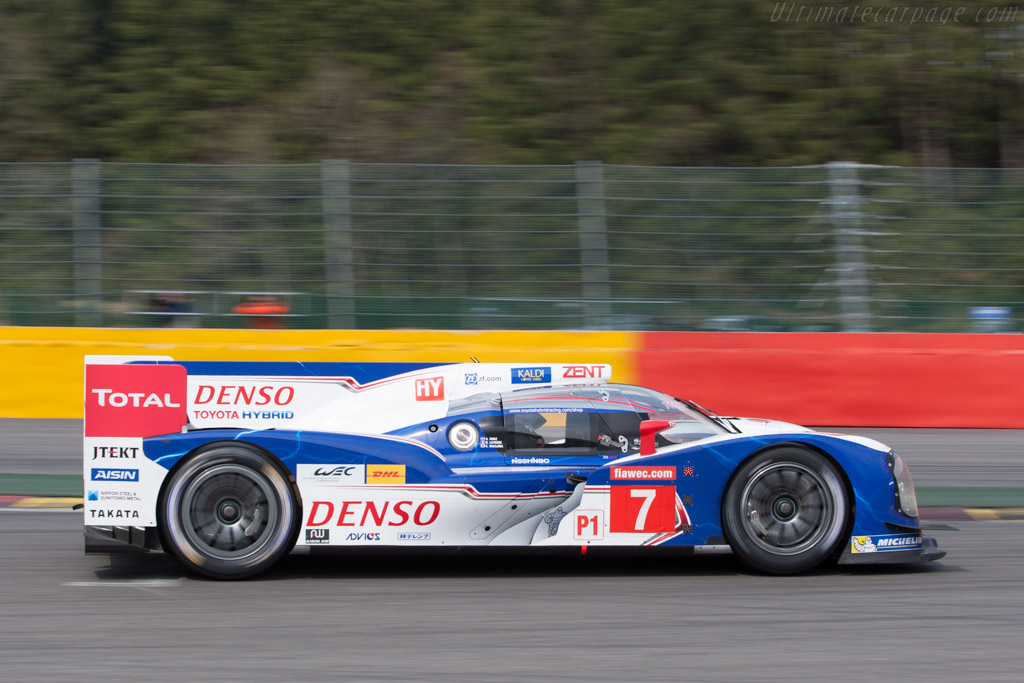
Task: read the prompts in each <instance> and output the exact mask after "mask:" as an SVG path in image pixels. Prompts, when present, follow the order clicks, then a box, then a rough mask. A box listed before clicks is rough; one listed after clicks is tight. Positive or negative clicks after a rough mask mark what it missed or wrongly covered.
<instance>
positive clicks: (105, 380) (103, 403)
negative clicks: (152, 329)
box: [85, 365, 188, 437]
mask: <svg viewBox="0 0 1024 683" xmlns="http://www.w3.org/2000/svg"><path fill="white" fill-rule="evenodd" d="M186 382H187V373H186V372H185V368H183V367H182V366H180V365H87V366H86V368H85V435H86V436H136V437H146V436H156V435H158V434H170V433H173V432H180V431H181V428H182V427H183V426H184V425H185V424H186V423H187V422H188V417H187V415H186V414H185V399H186V396H187V395H188V394H187V389H186Z"/></svg>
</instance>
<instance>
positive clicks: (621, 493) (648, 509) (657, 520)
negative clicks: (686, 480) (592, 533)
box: [609, 486, 676, 534]
mask: <svg viewBox="0 0 1024 683" xmlns="http://www.w3.org/2000/svg"><path fill="white" fill-rule="evenodd" d="M675 500H676V487H675V486H613V487H612V499H611V524H610V525H609V531H611V532H612V533H626V534H636V533H660V532H665V531H673V530H674V529H675V525H676V508H675Z"/></svg>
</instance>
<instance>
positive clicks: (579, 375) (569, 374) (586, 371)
mask: <svg viewBox="0 0 1024 683" xmlns="http://www.w3.org/2000/svg"><path fill="white" fill-rule="evenodd" d="M603 373H604V366H603V365H566V366H565V367H564V368H562V377H563V379H592V378H600V377H604V374H603Z"/></svg>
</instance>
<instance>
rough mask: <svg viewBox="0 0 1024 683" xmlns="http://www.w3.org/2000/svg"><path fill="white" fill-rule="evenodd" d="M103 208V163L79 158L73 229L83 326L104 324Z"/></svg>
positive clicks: (73, 189)
mask: <svg viewBox="0 0 1024 683" xmlns="http://www.w3.org/2000/svg"><path fill="white" fill-rule="evenodd" d="M100 209H101V205H100V162H99V161H98V160H96V159H75V160H74V162H73V163H72V165H71V227H72V236H73V237H72V245H73V247H72V250H73V255H72V261H74V276H75V301H74V304H75V325H78V326H79V327H99V326H100V325H102V324H103V313H102V295H103V280H102V277H103V272H102V264H101V263H100V258H101V256H102V253H101V245H102V237H101V235H100Z"/></svg>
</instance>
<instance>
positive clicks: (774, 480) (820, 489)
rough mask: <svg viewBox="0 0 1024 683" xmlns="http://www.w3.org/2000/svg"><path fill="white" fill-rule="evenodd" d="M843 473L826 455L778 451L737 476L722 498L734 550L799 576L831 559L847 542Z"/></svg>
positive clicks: (764, 567) (758, 564) (761, 565)
mask: <svg viewBox="0 0 1024 683" xmlns="http://www.w3.org/2000/svg"><path fill="white" fill-rule="evenodd" d="M846 491H847V489H846V486H845V484H844V480H843V477H842V474H840V472H839V470H838V469H837V468H836V466H835V465H833V464H832V462H831V461H830V460H828V459H827V458H826V457H824V456H823V455H820V454H818V453H816V452H814V451H811V450H807V449H804V448H799V447H794V446H787V447H782V448H773V449H771V450H767V451H764V452H762V453H759V454H757V455H755V456H754V457H752V458H750V459H749V460H748V461H746V462H745V463H743V465H741V466H740V467H739V468H738V469H737V470H736V472H735V474H734V475H733V477H732V480H731V481H730V483H729V485H728V487H727V488H726V492H725V497H724V498H723V500H722V522H723V524H722V526H723V530H724V532H725V538H726V541H728V543H729V545H730V546H732V550H733V552H734V553H735V554H736V556H737V557H739V559H740V560H742V561H743V562H744V563H745V564H747V565H748V566H750V567H752V568H754V569H756V570H759V571H763V572H767V573H769V574H795V573H798V572H803V571H807V570H809V569H812V568H814V567H816V566H818V565H819V564H821V563H822V562H824V561H825V560H826V559H828V558H829V557H831V556H832V555H833V553H834V552H835V551H836V550H837V549H838V547H839V544H840V543H841V542H842V540H843V534H844V533H845V530H846V527H847V519H848V515H849V512H848V511H849V504H848V502H847V492H846Z"/></svg>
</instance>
